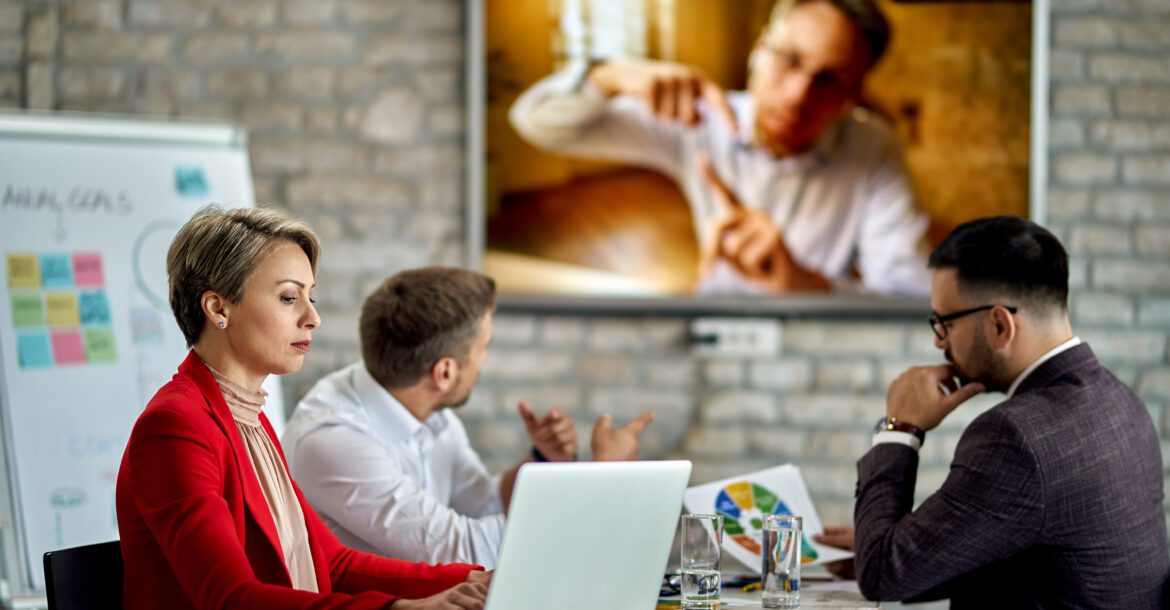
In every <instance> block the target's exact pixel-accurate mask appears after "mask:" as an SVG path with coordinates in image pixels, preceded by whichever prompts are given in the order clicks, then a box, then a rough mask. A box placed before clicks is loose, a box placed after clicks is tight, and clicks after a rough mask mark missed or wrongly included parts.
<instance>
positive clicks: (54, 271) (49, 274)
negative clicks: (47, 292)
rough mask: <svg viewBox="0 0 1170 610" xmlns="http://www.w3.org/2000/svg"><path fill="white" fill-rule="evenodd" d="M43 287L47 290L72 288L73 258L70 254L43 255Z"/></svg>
mask: <svg viewBox="0 0 1170 610" xmlns="http://www.w3.org/2000/svg"><path fill="white" fill-rule="evenodd" d="M41 285H42V286H44V287H45V288H72V287H73V259H72V257H70V256H69V255H68V254H42V255H41Z"/></svg>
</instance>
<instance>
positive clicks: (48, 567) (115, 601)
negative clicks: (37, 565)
mask: <svg viewBox="0 0 1170 610" xmlns="http://www.w3.org/2000/svg"><path fill="white" fill-rule="evenodd" d="M45 591H46V593H48V597H49V610H120V609H121V608H122V547H121V546H120V545H119V544H118V541H117V540H114V541H112V542H102V543H99V544H89V545H86V546H77V547H73V548H71V549H61V550H59V551H50V552H48V553H45Z"/></svg>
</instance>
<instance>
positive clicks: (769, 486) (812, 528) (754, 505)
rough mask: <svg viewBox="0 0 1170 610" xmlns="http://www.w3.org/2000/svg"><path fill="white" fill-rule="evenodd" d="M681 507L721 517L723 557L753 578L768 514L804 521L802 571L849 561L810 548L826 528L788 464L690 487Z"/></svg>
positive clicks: (843, 554)
mask: <svg viewBox="0 0 1170 610" xmlns="http://www.w3.org/2000/svg"><path fill="white" fill-rule="evenodd" d="M683 504H684V505H685V506H686V509H687V511H689V512H692V513H707V514H711V513H714V514H721V515H723V520H724V526H723V527H724V537H723V550H724V552H726V553H729V554H730V555H731V556H733V557H735V558H736V559H737V560H739V562H740V563H742V564H744V565H745V566H747V567H749V568H751V569H752V570H755V571H756V572H757V573H758V572H760V568H761V565H760V564H761V548H760V540H761V531H762V529H763V521H764V517H765V516H766V515H769V514H777V515H784V514H791V515H800V516H801V517H803V518H804V548H803V555H804V557H803V562H804V565H806V566H811V565H821V564H824V563H828V562H832V561H837V560H839V559H847V558H849V557H852V556H853V553H851V552H849V551H842V550H841V549H835V548H833V547H828V546H824V545H821V544H817V543H815V542H813V540H812V537H813V535H815V534H819V533H821V532H822V531H824V526H823V525H822V524H821V519H820V517H819V516H817V511H816V508H815V507H814V506H813V503H812V497H810V496H809V494H808V488H806V487H805V485H804V479H803V478H802V477H801V476H800V470H799V469H798V468H797V467H796V466H793V465H792V464H785V465H783V466H776V467H775V468H769V469H767V470H761V471H759V472H752V473H748V474H745V475H741V476H737V477H733V478H730V479H724V480H722V481H716V482H714V483H707V484H704V485H698V486H695V487H691V488H690V489H688V490H687V492H686V495H684V496H683Z"/></svg>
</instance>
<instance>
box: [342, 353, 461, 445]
mask: <svg viewBox="0 0 1170 610" xmlns="http://www.w3.org/2000/svg"><path fill="white" fill-rule="evenodd" d="M354 369H355V370H354V374H353V386H354V389H356V390H357V393H358V397H359V398H360V399H361V403H362V404H363V405H365V406H366V411H367V412H368V413H369V414H370V417H372V418H373V419H374V420H375V421H377V422H378V424H379V427H381V428H382V429H383V430H384V431H385V432H386V436H387V437H388V438H389V440H393V441H404V440H407V439H408V438H411V437H416V436H418V435H419V434H420V433H421V432H423V430H426V429H429V430H430V432H431V433H432V434H434V435H438V434H439V433H440V432H442V431H443V430H444V429H446V428H447V425H448V421H447V413H446V409H440V410H439V411H436V412H435V413H432V414H431V416H430V417H428V418H427V419H426V421H425V422H420V421H418V419H416V418H415V417H414V414H413V413H411V412H410V411H409V410H408V409H407V408H406V407H405V406H403V404H402V403H400V402H398V399H397V398H394V395H393V394H391V393H390V392H388V391H387V390H386V388H384V387H382V384H380V383H378V382H377V380H375V379H374V377H373V375H370V372H369V371H368V370H366V365H365V363H360V366H357V367H354Z"/></svg>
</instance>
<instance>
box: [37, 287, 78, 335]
mask: <svg viewBox="0 0 1170 610" xmlns="http://www.w3.org/2000/svg"><path fill="white" fill-rule="evenodd" d="M45 309H47V310H48V311H49V326H51V327H55V328H61V327H68V326H80V325H81V312H80V311H79V310H78V309H77V294H76V293H73V292H48V293H45Z"/></svg>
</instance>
